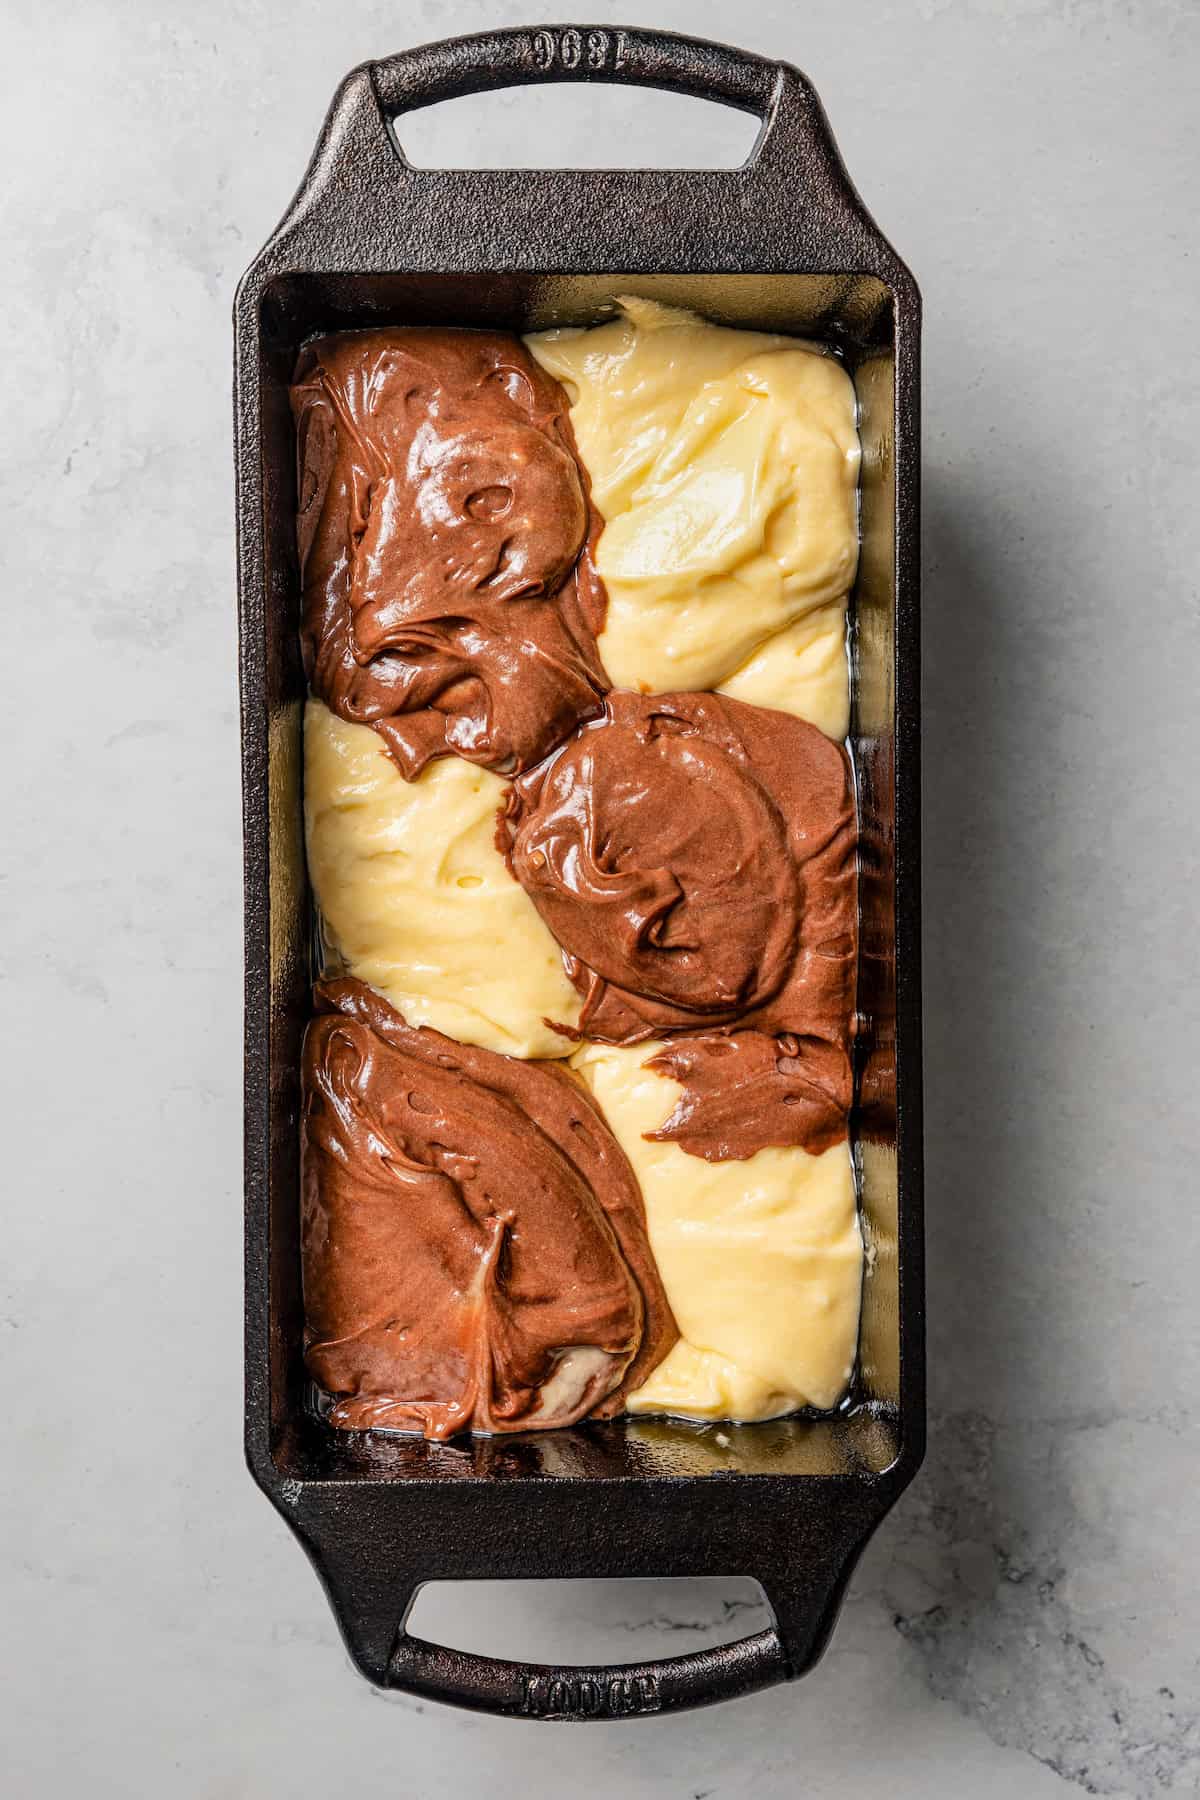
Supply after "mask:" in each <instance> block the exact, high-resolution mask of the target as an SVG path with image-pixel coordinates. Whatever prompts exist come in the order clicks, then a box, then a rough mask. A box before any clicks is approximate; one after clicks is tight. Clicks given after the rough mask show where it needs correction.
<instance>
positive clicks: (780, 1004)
mask: <svg viewBox="0 0 1200 1800" xmlns="http://www.w3.org/2000/svg"><path fill="white" fill-rule="evenodd" d="M499 841H500V842H501V845H502V847H503V848H504V849H505V851H506V853H507V854H508V856H509V858H510V863H511V867H512V870H513V873H514V874H515V875H516V877H517V879H518V881H520V883H521V885H522V887H524V889H525V891H526V892H527V893H528V894H529V896H530V898H531V899H532V901H533V903H534V905H535V906H536V907H537V909H538V911H539V912H540V913H541V915H542V917H543V919H544V920H545V921H546V923H547V925H548V926H549V927H550V930H551V931H552V932H553V933H554V936H555V937H556V938H557V940H558V942H559V943H560V944H561V945H562V947H563V953H564V960H565V964H566V968H567V972H568V974H569V975H570V976H571V978H572V980H573V981H574V983H575V985H576V987H577V988H578V989H579V991H580V993H581V994H582V995H583V996H584V1004H583V1009H582V1013H581V1015H580V1019H579V1023H578V1026H577V1027H573V1028H572V1030H573V1032H574V1035H575V1036H577V1037H581V1038H582V1037H586V1038H593V1039H599V1040H601V1041H604V1042H609V1043H637V1042H639V1041H641V1040H644V1039H647V1038H651V1037H655V1036H659V1035H661V1034H662V1033H663V1032H672V1031H681V1030H686V1029H689V1028H690V1029H691V1030H692V1031H699V1032H702V1033H704V1034H705V1035H704V1036H702V1037H693V1038H688V1039H687V1040H683V1041H682V1042H681V1043H680V1045H679V1046H678V1047H676V1048H675V1049H674V1050H673V1051H672V1052H671V1055H672V1066H671V1070H670V1072H671V1073H672V1074H673V1075H675V1077H676V1078H677V1079H678V1080H680V1081H682V1082H683V1083H684V1085H685V1087H686V1089H687V1093H686V1097H685V1100H684V1101H683V1102H682V1103H681V1105H680V1106H679V1107H678V1108H677V1109H676V1110H675V1112H674V1113H673V1114H672V1118H671V1120H670V1122H669V1123H668V1124H667V1125H666V1126H665V1127H664V1128H663V1134H662V1135H664V1136H665V1137H669V1138H672V1139H676V1140H677V1141H678V1142H679V1143H680V1144H681V1145H682V1146H683V1147H684V1148H686V1149H688V1150H690V1151H691V1152H692V1153H693V1154H695V1155H700V1156H704V1157H707V1158H709V1159H721V1158H724V1157H728V1156H731V1155H732V1156H735V1157H744V1156H749V1155H751V1154H753V1152H754V1151H755V1150H756V1149H760V1148H762V1147H763V1146H765V1145H769V1144H791V1143H802V1144H804V1145H805V1146H806V1147H810V1148H820V1147H824V1146H825V1145H827V1144H828V1143H830V1142H832V1141H833V1138H834V1137H836V1136H837V1135H840V1133H841V1132H842V1131H844V1129H845V1118H846V1111H847V1108H848V1106H849V1100H850V1092H851V1073H850V1062H849V1034H850V1021H851V1011H852V1006H853V998H854V972H855V945H856V936H857V902H856V874H855V814H854V797H853V787H852V782H851V774H850V765H849V760H848V758H847V756H846V753H845V751H844V750H843V749H842V748H841V747H840V746H838V745H835V744H832V743H830V741H829V740H828V739H827V738H825V737H824V736H823V735H822V734H821V733H820V732H819V731H818V730H817V729H816V728H815V727H814V726H812V725H808V724H806V723H805V722H804V721H802V720H800V719H795V718H791V717H789V716H788V715H786V714H783V713H776V712H768V711H767V710H765V709H764V708H762V707H756V706H746V705H743V704H742V703H741V702H740V701H736V700H730V699H728V698H726V697H724V696H721V695H716V694H663V695H658V696H655V697H653V698H648V697H645V696H643V695H639V694H630V693H614V694H611V695H610V696H609V698H608V701H607V702H606V705H605V710H604V715H603V717H602V718H601V719H599V720H598V721H596V722H595V723H594V724H589V725H585V726H583V727H582V729H580V730H579V731H578V732H577V733H576V734H575V736H574V737H572V738H571V739H570V740H569V742H568V743H566V744H565V745H563V747H562V748H561V749H560V750H559V751H558V752H557V753H556V754H555V755H554V756H552V757H550V758H549V759H548V760H547V761H546V762H545V763H544V764H542V765H541V766H540V767H539V768H537V769H534V770H532V771H531V772H530V773H529V774H528V775H525V776H523V777H522V778H521V779H520V780H518V781H516V782H515V783H514V784H513V787H512V789H511V791H510V798H509V804H508V807H507V809H506V812H505V815H504V816H503V818H502V819H501V822H500V827H499ZM733 1025H740V1026H743V1027H745V1026H753V1027H755V1028H756V1030H755V1032H753V1033H747V1032H745V1031H743V1032H741V1033H739V1034H738V1036H737V1037H736V1038H729V1037H727V1036H721V1035H719V1033H714V1028H715V1027H730V1026H733ZM776 1033H783V1034H786V1037H785V1038H784V1039H781V1040H780V1041H779V1042H775V1041H774V1040H773V1038H772V1037H771V1036H767V1037H766V1038H764V1037H763V1034H776ZM756 1040H761V1041H756ZM729 1084H733V1086H734V1087H736V1088H737V1090H738V1091H737V1093H736V1095H735V1094H734V1093H733V1092H732V1091H730V1086H729ZM735 1115H740V1116H737V1117H735ZM831 1133H832V1134H833V1135H832V1136H831V1135H830V1134H831Z"/></svg>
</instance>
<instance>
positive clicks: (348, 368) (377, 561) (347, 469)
mask: <svg viewBox="0 0 1200 1800" xmlns="http://www.w3.org/2000/svg"><path fill="white" fill-rule="evenodd" d="M291 392H292V411H293V414H294V417H295V421H296V435H297V446H298V461H299V469H298V481H299V493H300V510H299V523H298V538H299V548H300V564H301V575H302V581H303V587H304V612H303V622H302V628H301V641H302V645H303V650H304V660H305V669H306V671H307V674H308V679H309V682H310V685H311V687H312V691H313V693H314V694H316V695H317V696H318V697H319V698H320V699H322V700H324V702H325V704H326V705H327V706H329V707H330V708H331V709H332V710H333V711H334V712H336V713H339V714H340V715H341V717H342V718H344V719H347V720H350V721H351V722H354V723H358V724H367V725H373V726H374V727H375V729H376V730H377V731H378V732H379V734H380V736H381V737H382V738H383V740H384V742H385V744H386V745H387V748H388V751H389V753H390V754H391V756H392V757H393V758H394V759H395V761H396V762H397V764H398V765H399V767H400V769H401V771H402V772H403V773H404V774H405V775H406V776H408V777H409V778H411V777H412V776H414V775H416V774H417V773H418V772H419V771H420V770H421V769H422V768H423V767H424V766H425V764H426V763H427V762H428V761H429V760H430V759H431V758H432V757H435V756H445V755H446V754H447V753H448V752H451V751H453V752H455V753H457V754H458V755H459V756H463V757H466V758H467V760H468V761H470V762H476V763H482V764H484V765H485V766H486V767H488V768H491V769H498V770H501V771H508V770H511V769H526V768H528V767H529V766H530V765H531V764H533V763H535V762H536V761H537V760H538V759H539V758H540V757H542V756H544V755H545V754H546V752H547V751H548V750H550V749H552V748H553V747H554V745H555V744H557V743H559V742H560V741H561V739H562V738H563V737H565V736H566V735H567V733H568V732H569V731H571V730H572V729H573V727H574V726H575V725H576V724H577V723H578V722H579V721H580V720H581V719H584V718H587V717H589V716H590V715H592V714H594V713H596V712H598V711H599V708H600V701H601V696H602V694H603V692H604V689H605V688H606V687H607V685H608V684H607V681H606V679H605V677H604V674H603V671H602V669H601V666H600V661H599V658H598V655H597V651H596V633H597V631H598V630H599V629H600V627H601V626H602V624H603V619H604V607H605V599H604V590H603V586H602V585H601V582H600V579H599V577H598V576H597V574H596V572H595V568H594V563H593V556H592V551H593V544H594V539H595V537H596V536H597V535H598V533H599V530H600V520H599V517H598V515H596V513H595V512H594V510H593V509H592V508H591V505H590V502H589V499H588V488H587V480H586V477H585V475H584V473H583V470H582V468H581V466H580V463H579V460H578V457H577V455H576V452H575V443H574V438H573V436H572V433H571V426H570V422H569V418H568V406H567V398H566V395H565V393H564V392H563V389H562V388H561V387H560V385H559V383H558V382H557V381H555V380H554V378H553V377H552V376H550V375H548V374H546V372H545V371H544V370H543V369H541V368H540V367H539V366H538V364H537V363H536V362H535V361H534V359H533V357H532V356H530V354H529V352H528V351H527V350H526V349H525V347H524V345H523V344H522V343H521V342H520V340H519V339H517V338H515V337H510V336H508V335H507V334H505V333H501V332H491V331H464V330H444V329H434V328H413V329H407V330H380V331H362V332H349V333H345V334H342V335H339V336H336V337H329V338H323V339H321V340H319V341H318V342H316V343H314V344H312V345H310V346H309V347H308V348H307V349H306V350H304V351H303V352H302V354H301V357H300V360H299V363H298V365H297V369H296V377H295V382H294V385H293V387H292V391H291Z"/></svg>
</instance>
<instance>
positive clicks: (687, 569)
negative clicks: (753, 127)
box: [526, 300, 860, 735]
mask: <svg viewBox="0 0 1200 1800" xmlns="http://www.w3.org/2000/svg"><path fill="white" fill-rule="evenodd" d="M622 306H623V312H622V316H621V317H620V318H618V319H615V320H613V321H612V322H611V323H609V324H606V325H601V326H598V327H596V328H594V329H592V330H588V331H579V330H574V329H566V330H557V331H548V332H540V333H537V334H535V335H534V336H531V337H529V338H528V339H527V340H526V342H527V343H528V344H529V347H530V349H531V350H532V351H533V354H534V355H535V356H536V357H537V359H538V361H539V362H540V363H541V364H542V365H543V367H544V368H545V369H547V370H548V371H549V372H550V373H551V374H552V375H555V376H557V378H558V379H559V380H560V381H561V382H562V383H563V385H564V387H565V388H566V390H567V393H568V395H569V396H570V399H571V402H572V405H571V425H572V427H573V429H574V432H575V438H576V441H577V443H578V446H579V451H580V454H581V456H582V458H583V461H584V463H585V464H586V466H587V469H588V473H589V476H590V478H591V484H592V496H593V499H594V502H595V504H596V506H597V507H598V509H599V511H600V513H601V514H602V516H603V518H604V521H605V524H604V530H603V532H602V534H601V536H600V539H599V543H598V545H597V550H596V565H597V568H598V570H599V572H600V575H601V576H602V578H603V581H604V584H605V587H606V589H607V593H608V611H607V615H606V620H605V625H604V630H603V632H602V633H601V636H600V640H599V647H600V654H601V657H602V659H603V662H604V666H605V668H606V669H607V671H608V675H609V677H610V679H611V681H612V683H613V685H614V686H616V687H628V688H634V689H638V690H640V691H641V692H643V693H666V692H670V691H672V690H676V689H681V688H689V689H697V688H718V687H723V686H724V684H725V683H727V682H730V681H734V682H737V681H738V680H739V678H740V683H741V685H740V688H733V689H731V691H735V692H738V694H739V697H740V698H742V699H747V700H753V701H754V702H755V703H756V704H758V705H762V706H777V707H780V708H782V709H783V710H785V711H789V712H795V713H797V714H799V715H801V716H803V717H807V718H812V719H813V720H814V722H815V723H818V724H820V725H821V728H822V729H825V728H826V722H828V723H829V724H831V725H833V726H835V727H837V726H839V725H840V724H841V722H842V720H843V719H844V717H845V714H846V711H847V707H848V693H849V687H848V675H847V669H846V665H845V659H844V654H842V655H841V656H839V654H838V650H839V648H840V647H841V646H842V644H843V643H844V623H843V620H844V603H845V596H846V595H847V594H848V592H849V590H850V588H851V587H852V585H853V582H854V574H855V569H856V566H857V560H858V513H857V482H858V469H859V461H860V452H859V443H858V435H857V431H856V427H855V399H854V390H853V386H852V384H851V381H850V378H849V376H848V375H847V374H846V372H845V370H844V369H843V368H842V367H841V365H840V364H839V363H838V362H836V361H835V360H834V359H833V358H832V357H829V356H826V355H823V354H821V353H820V352H819V351H817V350H815V349H812V348H808V347H804V346H798V345H797V342H796V340H795V339H794V338H786V337H777V336H772V335H768V334H765V333H760V332H749V331H737V330H731V329H728V328H726V327H722V326H716V325H710V324H708V323H707V322H705V321H704V320H701V319H697V318H695V317H693V316H692V315H691V314H688V313H681V312H678V311H676V310H674V309H671V308H665V307H660V306H656V305H654V304H653V303H652V302H649V301H645V300H626V301H624V302H622ZM831 606H836V612H837V615H838V616H837V617H834V616H833V614H832V613H830V612H825V613H824V617H823V620H822V625H821V630H820V634H819V635H820V636H821V638H822V639H823V643H822V648H821V651H820V652H818V653H817V654H816V655H815V656H814V657H813V658H812V659H811V662H810V665H809V667H808V668H807V669H806V670H805V671H803V673H801V671H799V670H797V669H796V668H795V667H794V666H793V661H792V655H788V654H782V655H780V656H777V657H773V658H771V659H769V661H768V663H766V664H765V665H764V664H762V663H761V662H760V663H759V664H758V666H757V667H751V668H749V669H747V668H746V665H747V663H748V662H750V661H751V659H754V658H755V654H756V652H759V651H760V649H761V647H762V646H763V645H764V644H765V643H766V642H767V641H768V640H769V639H771V638H772V637H773V636H774V635H775V634H776V633H779V632H781V631H783V630H785V629H786V628H787V627H789V626H791V625H793V624H794V623H795V622H797V621H799V620H801V619H804V618H807V617H808V616H809V615H810V614H812V613H813V612H814V611H815V610H816V609H826V608H829V607H831ZM807 643H808V639H807V637H806V638H805V639H803V640H802V641H801V642H800V643H798V642H797V640H795V639H793V640H792V643H791V646H790V651H791V653H792V654H793V655H794V653H795V651H796V650H797V649H800V650H801V651H802V650H803V648H804V646H805V645H806V644H807ZM818 669H819V675H818ZM739 672H740V677H739ZM833 735H838V733H837V732H836V731H835V732H834V733H833Z"/></svg>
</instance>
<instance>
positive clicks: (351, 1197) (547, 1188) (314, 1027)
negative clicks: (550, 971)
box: [301, 980, 678, 1438]
mask: <svg viewBox="0 0 1200 1800" xmlns="http://www.w3.org/2000/svg"><path fill="white" fill-rule="evenodd" d="M316 1003H317V1008H318V1015H317V1017H316V1018H315V1019H313V1021H312V1023H311V1024H310V1025H309V1028H308V1032H307V1034H306V1037H305V1042H304V1054H303V1063H302V1087H303V1123H302V1137H301V1146H302V1182H301V1191H302V1199H301V1209H302V1211H301V1255H302V1262H303V1275H304V1304H305V1314H306V1319H307V1338H306V1342H307V1350H306V1362H307V1366H308V1369H309V1372H310V1373H311V1374H312V1376H313V1378H314V1379H315V1380H316V1381H317V1382H318V1383H319V1385H320V1386H321V1387H322V1388H324V1389H325V1390H326V1392H328V1393H329V1394H331V1395H333V1396H334V1401H335V1403H334V1406H333V1409H332V1413H331V1415H330V1416H331V1421H332V1423H333V1424H334V1425H337V1426H341V1427H344V1428H347V1429H365V1428H367V1427H370V1426H382V1427H391V1428H393V1429H399V1430H410V1431H412V1430H419V1431H422V1432H423V1433H424V1435H425V1436H426V1437H429V1438H447V1437H451V1436H453V1435H454V1433H455V1432H459V1431H465V1430H472V1431H477V1432H505V1431H521V1430H534V1429H539V1430H540V1429H549V1428H551V1427H553V1426H560V1425H571V1424H574V1423H575V1422H576V1421H577V1420H579V1419H581V1418H583V1417H585V1416H587V1415H590V1416H592V1417H594V1418H607V1417H611V1416H612V1414H614V1413H616V1412H619V1411H620V1410H621V1408H622V1406H623V1404H624V1395H625V1393H626V1392H627V1391H628V1390H629V1389H631V1388H636V1387H638V1386H639V1385H640V1384H641V1383H642V1382H643V1381H644V1380H645V1378H646V1376H647V1375H648V1374H649V1372H650V1370H651V1369H653V1368H654V1367H655V1366H656V1364H657V1363H658V1362H660V1361H661V1360H662V1358H663V1356H665V1355H666V1353H667V1351H668V1350H669V1349H670V1348H671V1345H672V1344H673V1343H674V1341H675V1339H676V1337H677V1335H678V1333H677V1329H676V1326H675V1322H674V1319H673V1318H672V1316H671V1311H670V1307H669V1305H668V1303H667V1300H666V1296H665V1294H664V1292H663V1288H662V1284H661V1282H660V1280H659V1276H658V1271H657V1268H656V1265H655V1262H654V1258H653V1256H652V1254H651V1251H650V1247H649V1244H648V1242H647V1238H646V1224H645V1212H644V1208H643V1205H642V1197H641V1192H640V1189H639V1187H638V1184H637V1180H636V1177H635V1176H634V1174H633V1171H632V1169H631V1168H630V1166H629V1164H628V1162H627V1161H626V1159H625V1156H624V1154H623V1153H622V1151H621V1149H620V1147H619V1146H618V1144H617V1143H616V1141H615V1139H614V1138H613V1137H612V1134H611V1133H610V1132H609V1130H608V1127H607V1126H606V1124H605V1123H604V1120H603V1117H602V1115H601V1114H600V1111H599V1109H598V1108H597V1106H596V1105H595V1103H594V1102H593V1101H592V1100H591V1098H590V1096H589V1095H588V1093H587V1092H586V1090H585V1089H584V1087H583V1085H582V1083H581V1082H579V1081H577V1080H576V1079H575V1078H574V1077H573V1076H572V1075H571V1073H570V1072H569V1071H568V1070H565V1069H563V1068H560V1067H558V1066H557V1065H554V1064H537V1063H528V1062H519V1061H517V1060H515V1059H514V1058H511V1057H507V1056H499V1055H497V1054H496V1053H495V1052H493V1051H490V1050H479V1049H474V1048H471V1047H469V1046H467V1045H464V1044H458V1043H455V1042H454V1041H453V1040H452V1039H450V1038H446V1037H442V1036H441V1034H440V1033H438V1032H436V1031H430V1030H426V1029H421V1030H415V1029H413V1028H412V1027H410V1026H408V1025H406V1024H405V1022H404V1020H403V1019H402V1018H401V1016H400V1014H399V1013H397V1012H396V1011H395V1010H394V1009H393V1008H392V1007H391V1006H389V1005H388V1003H387V1002H386V1001H385V1000H383V999H382V998H381V997H380V996H379V995H377V994H375V993H374V992H373V991H372V990H371V989H370V988H368V987H366V986H365V985H364V984H363V983H362V982H359V981H350V980H339V981H331V982H325V983H321V984H319V985H318V987H317V989H316Z"/></svg>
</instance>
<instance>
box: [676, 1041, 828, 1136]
mask: <svg viewBox="0 0 1200 1800" xmlns="http://www.w3.org/2000/svg"><path fill="white" fill-rule="evenodd" d="M646 1066H647V1068H650V1069H655V1070H657V1071H658V1073H659V1074H662V1075H667V1076H670V1078H671V1079H672V1080H673V1081H677V1082H679V1083H680V1084H681V1086H682V1088H683V1093H682V1094H681V1095H680V1097H679V1100H678V1102H677V1103H676V1105H675V1108H674V1111H673V1112H672V1113H671V1115H670V1117H669V1118H668V1119H665V1120H664V1121H663V1124H662V1125H661V1127H660V1128H659V1130H657V1131H650V1132H647V1134H646V1135H647V1137H649V1138H652V1139H655V1140H657V1141H659V1142H666V1143H675V1144H678V1145H679V1146H680V1148H681V1149H683V1150H686V1151H687V1152H688V1153H689V1155H691V1156H702V1157H703V1158H704V1159H705V1161H706V1162H741V1161H744V1160H745V1159H746V1157H748V1156H753V1155H754V1154H755V1152H756V1151H759V1150H765V1149H767V1148H769V1147H770V1146H778V1147H780V1148H786V1147H789V1146H798V1147H799V1148H801V1149H803V1150H807V1151H808V1152H809V1154H810V1155H811V1156H817V1155H819V1154H820V1152H821V1151H822V1150H828V1149H830V1148H831V1147H832V1146H833V1145H834V1144H837V1143H840V1142H841V1140H842V1139H843V1138H844V1137H845V1135H846V1116H847V1114H848V1113H849V1111H850V1102H851V1100H852V1098H853V1091H854V1082H853V1074H852V1070H851V1067H850V1058H849V1056H848V1055H847V1053H846V1050H845V1048H844V1047H843V1046H842V1045H840V1044H831V1043H826V1042H825V1041H824V1040H822V1039H821V1038H814V1037H808V1038H799V1037H796V1036H794V1035H792V1034H791V1033H781V1034H780V1035H779V1036H777V1037H773V1036H771V1034H770V1033H768V1032H765V1031H734V1032H730V1033H728V1034H727V1035H726V1034H722V1033H720V1032H687V1033H685V1034H683V1035H681V1036H679V1037H673V1038H671V1039H670V1040H669V1042H668V1043H667V1045H666V1047H665V1049H663V1050H660V1051H659V1053H658V1055H657V1056H652V1057H651V1058H650V1060H649V1062H648V1063H647V1065H646Z"/></svg>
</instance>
